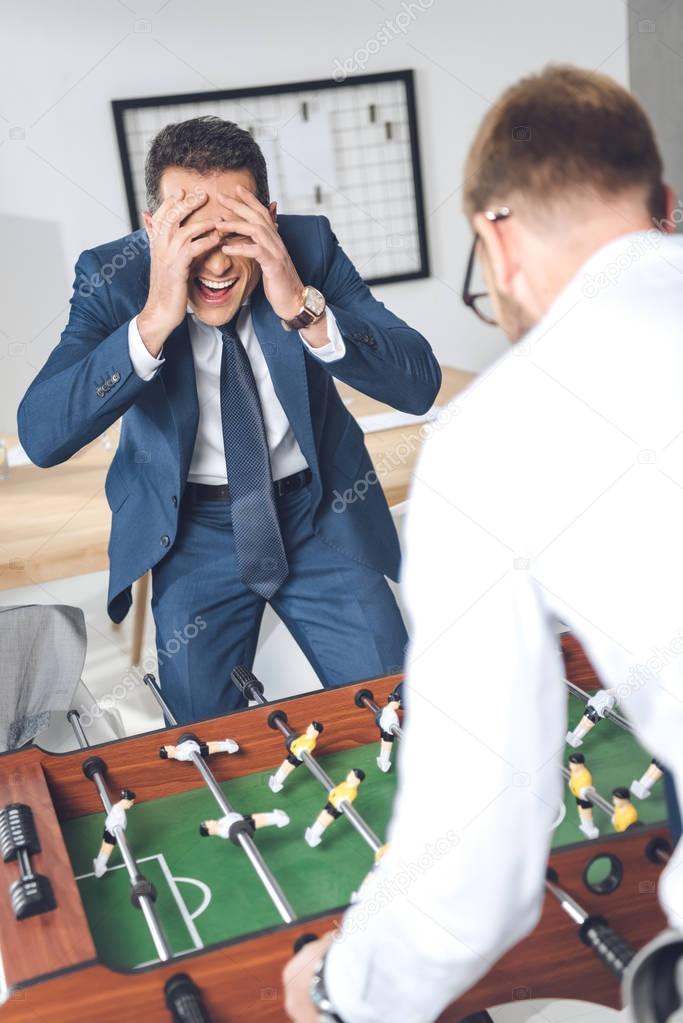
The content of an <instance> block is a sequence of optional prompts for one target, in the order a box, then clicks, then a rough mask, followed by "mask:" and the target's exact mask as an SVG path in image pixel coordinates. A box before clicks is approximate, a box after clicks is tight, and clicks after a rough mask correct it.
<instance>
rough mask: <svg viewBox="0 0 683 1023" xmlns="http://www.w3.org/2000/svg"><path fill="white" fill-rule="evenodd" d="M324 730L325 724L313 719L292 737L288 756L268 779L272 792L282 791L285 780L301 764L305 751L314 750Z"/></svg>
mask: <svg viewBox="0 0 683 1023" xmlns="http://www.w3.org/2000/svg"><path fill="white" fill-rule="evenodd" d="M323 731H324V726H323V725H321V724H320V722H319V721H311V723H310V725H309V726H308V728H307V729H306V731H305V732H303V734H302V735H297V737H296V739H292V741H291V742H290V744H289V747H288V749H289V752H288V753H287V756H286V757H285V759H284V760H283V761H282V763H281V764H280V766H279V767H278V769H277V771H276V772H275V774H271V776H270V778H269V779H268V788H269V789H270V791H271V792H282V789H283V788H284V784H285V780H286V779H287V778H288V777H289V775H290V774H291V773H292V771H295V770H296V769H297V767H299V766H300V765H301V763H302V762H303V755H304V753H312V752H313V750H314V749H315V747H316V745H317V742H318V739H319V737H320V736H321V735H322V733H323Z"/></svg>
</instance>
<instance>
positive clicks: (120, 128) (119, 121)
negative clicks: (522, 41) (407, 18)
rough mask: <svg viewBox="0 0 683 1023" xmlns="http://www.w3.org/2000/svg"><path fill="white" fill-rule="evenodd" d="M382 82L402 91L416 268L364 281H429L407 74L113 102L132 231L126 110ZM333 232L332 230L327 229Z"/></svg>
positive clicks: (135, 221) (411, 82) (134, 214)
mask: <svg viewBox="0 0 683 1023" xmlns="http://www.w3.org/2000/svg"><path fill="white" fill-rule="evenodd" d="M385 82H400V83H402V84H403V86H404V88H405V98H406V112H407V117H408V132H409V142H410V155H411V166H412V176H413V190H414V196H415V219H416V227H417V245H418V253H419V268H418V269H417V270H413V271H409V272H406V273H398V274H390V275H385V276H380V277H366V278H364V279H365V282H366V284H369V285H371V284H395V283H398V282H401V281H411V280H418V279H420V278H424V277H429V276H430V266H429V249H428V244H427V226H426V219H425V207H424V195H423V182H422V169H421V162H420V145H419V136H418V125H417V106H416V100H415V78H414V73H413V71H412V69H405V70H401V71H383V72H380V73H378V74H369V75H351V76H349V77H348V78H346V79H344V80H343V81H335V80H334V79H326V78H322V79H314V80H312V81H304V82H286V83H284V84H281V85H259V86H251V87H248V88H243V89H216V90H210V91H206V92H192V93H178V94H174V95H167V96H141V97H137V98H133V99H116V100H112V104H111V105H112V113H113V117H114V128H115V131H116V140H117V144H118V149H119V156H120V160H121V170H122V173H123V182H124V188H125V192H126V201H127V205H128V215H129V217H130V223H131V229H132V230H133V231H136V230H138V228H140V227H142V224H141V222H140V219H139V215H138V208H137V203H136V197H135V186H134V183H133V173H132V165H131V155H130V149H129V146H128V137H127V135H126V128H125V114H126V111H127V110H133V109H141V108H144V107H164V106H177V105H179V104H182V103H203V102H212V101H213V102H215V101H218V100H239V99H247V98H249V97H258V96H272V95H277V94H286V93H292V92H304V91H306V92H318V91H320V90H323V89H352V88H354V87H357V86H361V85H374V84H381V83H385ZM332 226H333V227H334V224H333V225H332Z"/></svg>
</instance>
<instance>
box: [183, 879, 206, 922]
mask: <svg viewBox="0 0 683 1023" xmlns="http://www.w3.org/2000/svg"><path fill="white" fill-rule="evenodd" d="M175 881H176V883H177V884H193V885H196V886H197V888H199V890H200V891H201V893H202V896H203V898H202V903H201V905H200V907H199V909H195V911H194V913H190V917H191V918H192V919H193V920H196V919H197V917H198V916H201V915H202V913H203V912H204V911H205V910H206V909H208V907H209V903H210V902H211V889H210V888H209V886H208V884H204V882H203V881H198V880H197V879H196V878H195V877H176V878H175Z"/></svg>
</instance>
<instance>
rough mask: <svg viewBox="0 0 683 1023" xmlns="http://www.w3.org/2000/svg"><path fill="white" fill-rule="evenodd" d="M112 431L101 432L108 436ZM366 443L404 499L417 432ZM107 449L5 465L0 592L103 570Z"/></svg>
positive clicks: (360, 411)
mask: <svg viewBox="0 0 683 1023" xmlns="http://www.w3.org/2000/svg"><path fill="white" fill-rule="evenodd" d="M473 376H474V374H473V373H466V372H464V371H463V370H458V369H452V368H450V367H446V368H445V369H444V382H443V386H442V388H441V391H440V393H439V397H438V403H439V404H444V403H445V402H447V401H448V400H449V399H450V398H452V397H454V395H456V394H458V392H459V391H461V390H462V389H463V388H464V387H466V386H467V384H468V383H469V382H470V380H472V378H473ZM340 391H341V393H342V396H343V397H344V398H345V399H347V400H348V401H349V405H348V407H349V411H350V412H351V413H352V414H353V415H354V416H364V415H371V414H372V413H374V412H381V411H386V410H387V406H385V405H382V404H380V402H377V401H374V400H373V399H372V398H368V397H366V396H365V395H363V394H359V393H358V392H357V391H354V390H352V388H350V387H346V386H344V385H340ZM115 433H116V431H115V430H114V429H113V428H111V429H110V430H109V434H110V435H112V436H113V437H114V438H115ZM5 441H6V443H7V445H8V447H12V445H14V444H16V443H17V439H16V437H5ZM366 443H367V446H368V450H369V451H370V455H371V456H372V460H373V462H374V464H375V466H376V468H377V470H378V474H379V477H380V480H381V482H382V485H383V487H384V490H385V493H386V495H387V499H388V501H389V504H398V503H400V502H401V501H404V500H405V498H406V494H407V488H408V484H409V481H410V476H411V474H412V471H413V466H414V464H415V460H416V458H417V453H418V450H419V447H420V440H419V426H417V427H416V426H406V427H399V428H398V429H393V430H382V431H378V432H377V433H370V434H368V435H367V438H366ZM114 446H115V445H114ZM114 446H111V447H108V448H107V447H105V445H104V444H103V443H102V440H101V439H98V440H96V441H93V443H92V444H89V445H88V447H87V448H84V449H83V451H80V452H79V453H78V454H77V455H74V457H73V458H71V459H69V461H68V462H66V463H65V464H64V465H58V466H55V467H54V468H53V469H38V468H36V467H35V466H33V465H26V466H20V467H12V468H11V469H10V478H9V479H8V480H2V481H0V507H1V508H2V515H1V517H0V590H9V589H14V588H15V587H19V586H30V585H31V584H33V583H41V582H49V581H50V580H51V579H64V578H67V577H68V576H74V575H84V574H86V573H88V572H101V571H104V570H105V569H106V568H107V567H108V561H107V543H108V541H109V527H110V518H111V516H110V512H109V508H108V506H107V502H106V499H105V496H104V477H105V475H106V472H107V468H108V466H109V463H110V462H111V459H112V457H113V454H114Z"/></svg>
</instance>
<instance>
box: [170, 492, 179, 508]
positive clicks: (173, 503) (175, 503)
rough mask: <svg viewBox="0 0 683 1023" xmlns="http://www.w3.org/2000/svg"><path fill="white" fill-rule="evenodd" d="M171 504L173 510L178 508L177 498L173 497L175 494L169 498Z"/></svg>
mask: <svg viewBox="0 0 683 1023" xmlns="http://www.w3.org/2000/svg"><path fill="white" fill-rule="evenodd" d="M171 504H172V505H173V507H174V508H177V507H178V498H177V497H176V496H175V494H174V495H173V497H172V498H171Z"/></svg>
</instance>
